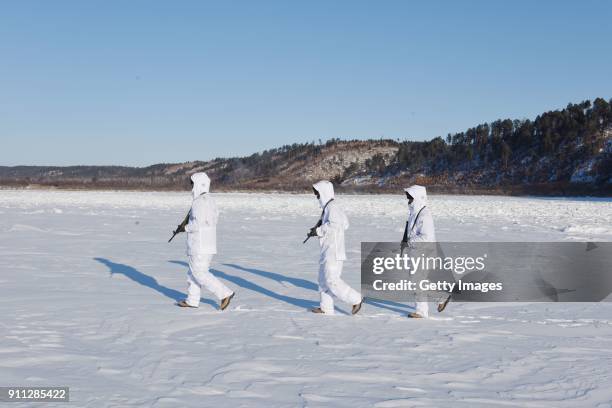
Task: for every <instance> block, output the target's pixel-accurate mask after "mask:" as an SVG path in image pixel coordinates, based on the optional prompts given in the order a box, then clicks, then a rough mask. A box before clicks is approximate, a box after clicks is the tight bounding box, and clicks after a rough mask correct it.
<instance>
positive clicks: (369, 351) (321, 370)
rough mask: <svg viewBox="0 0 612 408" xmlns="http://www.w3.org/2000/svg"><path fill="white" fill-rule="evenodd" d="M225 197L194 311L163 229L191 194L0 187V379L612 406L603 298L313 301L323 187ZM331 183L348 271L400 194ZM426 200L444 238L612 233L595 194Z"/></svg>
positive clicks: (273, 395)
mask: <svg viewBox="0 0 612 408" xmlns="http://www.w3.org/2000/svg"><path fill="white" fill-rule="evenodd" d="M216 197H217V201H218V205H219V207H220V209H221V211H222V214H221V218H220V224H219V254H218V255H217V256H216V257H215V259H214V263H213V268H214V269H213V272H214V273H215V274H216V275H217V276H218V277H219V278H220V279H221V280H223V281H224V282H225V283H226V284H227V285H228V286H230V287H231V288H232V289H235V290H236V292H237V295H236V298H235V299H234V301H233V302H232V304H231V306H230V308H229V310H227V311H225V312H219V311H217V309H216V301H214V302H213V300H212V299H211V298H210V295H209V294H208V293H204V299H203V303H202V305H201V307H200V308H199V309H197V310H185V309H180V308H178V307H176V306H174V305H173V303H174V302H175V300H176V299H180V298H182V297H183V296H184V293H185V289H186V266H185V263H184V262H185V256H184V249H185V248H184V246H185V237H184V235H181V236H178V237H177V238H176V239H175V240H174V241H173V242H172V243H171V244H168V243H167V240H168V238H169V237H170V234H171V231H172V229H173V228H174V227H175V226H176V224H178V223H179V222H180V220H181V219H182V217H183V216H184V214H185V212H186V211H187V210H188V208H189V203H190V198H189V195H187V194H181V193H136V192H130V193H125V192H62V191H57V192H45V191H11V190H0V307H1V309H0V310H1V312H2V314H1V316H2V317H1V319H0V386H3V385H13V386H18V385H21V386H26V385H31V386H34V385H41V386H50V385H56V386H69V387H71V395H70V397H71V401H72V403H71V406H79V407H107V406H113V407H130V406H147V407H149V406H154V407H204V406H216V407H239V406H245V407H252V406H255V407H257V406H261V407H276V406H278V407H296V406H309V407H317V406H340V407H360V406H363V407H369V406H378V407H410V406H419V407H420V406H436V407H439V406H447V407H495V406H504V407H507V406H517V407H518V406H520V407H611V406H612V404H611V402H610V401H612V305H610V304H608V303H598V304H586V303H582V304H580V303H575V304H561V303H559V304H553V303H549V304H525V303H521V304H509V303H506V304H476V303H465V304H456V303H451V304H450V305H449V308H448V309H447V311H445V312H444V313H443V314H437V313H435V312H434V315H433V316H432V319H429V320H409V319H407V318H406V317H405V315H406V313H407V312H409V311H411V309H410V308H409V307H407V306H404V305H401V304H389V303H378V302H377V303H374V302H372V303H369V304H366V305H365V306H364V309H363V310H362V312H361V313H360V314H359V315H357V316H349V315H347V314H346V311H347V310H348V307H347V306H346V305H343V304H338V306H339V308H340V309H341V311H344V313H342V312H340V313H338V314H336V316H333V317H325V316H320V315H313V314H311V313H308V312H307V311H306V309H307V308H309V307H312V306H314V305H315V304H316V300H317V299H318V294H317V289H316V273H317V260H318V254H317V245H316V243H315V242H314V240H311V242H308V243H307V244H306V245H302V240H303V238H304V237H305V232H306V231H307V229H308V228H309V227H310V226H311V225H312V224H314V223H315V222H316V220H317V218H318V216H319V213H320V209H319V208H318V206H317V203H316V201H315V199H314V197H312V196H307V195H290V194H284V195H280V194H279V195H274V194H216ZM337 201H338V203H339V204H340V205H342V206H343V207H344V208H345V210H346V212H347V215H348V216H349V220H350V222H351V227H350V229H349V230H348V236H347V244H348V256H349V258H350V259H349V260H348V261H347V262H346V265H345V271H344V278H345V279H346V281H347V282H348V283H349V284H351V285H352V286H354V287H358V283H359V242H360V241H362V240H363V241H366V240H368V241H391V240H393V241H397V240H399V239H400V238H401V235H402V231H403V224H404V222H405V218H406V201H405V199H404V198H403V197H402V196H401V194H398V195H397V196H390V195H377V196H366V195H344V196H340V197H338V198H337ZM430 208H431V210H432V212H433V214H434V219H435V223H436V229H437V235H438V239H439V240H441V241H565V240H577V241H584V240H591V241H610V240H612V201H610V200H605V199H548V198H546V199H544V198H512V197H498V196H495V197H483V196H432V197H431V198H430ZM11 406H14V407H19V406H31V404H11ZM45 406H49V404H45ZM57 406H67V405H65V404H57Z"/></svg>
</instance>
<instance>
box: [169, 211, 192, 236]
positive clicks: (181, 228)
mask: <svg viewBox="0 0 612 408" xmlns="http://www.w3.org/2000/svg"><path fill="white" fill-rule="evenodd" d="M189 215H191V210H189V212H188V213H187V215H186V216H185V219H184V220H183V222H181V223H180V224H179V226H178V227H176V230H174V231H172V236H171V237H170V239H169V240H168V242H170V241H172V240H173V239H174V237H176V234H178V233H180V232H184V231H185V226H186V225H187V223H188V222H189Z"/></svg>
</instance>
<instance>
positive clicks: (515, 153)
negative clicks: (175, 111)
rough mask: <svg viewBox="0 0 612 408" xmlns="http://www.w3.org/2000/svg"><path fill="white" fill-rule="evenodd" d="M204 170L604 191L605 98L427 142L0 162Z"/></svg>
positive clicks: (289, 187)
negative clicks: (118, 162)
mask: <svg viewBox="0 0 612 408" xmlns="http://www.w3.org/2000/svg"><path fill="white" fill-rule="evenodd" d="M197 171H206V172H207V173H208V174H209V175H210V176H211V178H212V179H213V180H214V183H215V184H214V185H215V187H216V188H217V189H224V190H286V191H304V190H307V189H309V187H310V185H311V184H312V183H313V182H315V181H317V180H320V179H329V180H332V181H334V182H335V183H336V184H337V185H338V187H339V188H340V189H344V190H345V191H353V190H357V191H372V192H375V191H395V190H397V189H399V188H401V187H402V186H405V185H408V184H411V183H420V184H423V185H426V186H429V187H430V189H431V190H433V191H437V192H463V193H471V192H478V193H487V192H489V193H519V194H520V193H531V194H562V195H563V194H596V195H612V100H610V101H606V100H604V99H601V98H598V99H596V100H595V101H593V102H592V103H591V102H590V101H584V102H581V103H580V104H569V105H568V106H567V108H565V109H563V110H557V111H550V112H546V113H543V114H542V115H540V116H538V117H537V118H536V119H535V120H533V121H531V120H510V119H505V120H498V121H495V122H492V123H483V124H480V125H478V126H476V127H474V128H470V129H468V130H466V131H465V132H460V133H456V134H452V135H451V134H449V135H447V137H446V138H442V137H437V138H435V139H433V140H430V141H428V142H410V141H404V142H400V141H394V140H366V141H360V140H352V141H341V140H329V141H327V142H326V143H324V144H315V143H304V144H293V145H286V146H282V147H280V148H277V149H272V150H267V151H264V152H261V153H255V154H253V155H251V156H248V157H239V158H217V159H214V160H211V161H196V162H187V163H178V164H157V165H153V166H149V167H145V168H132V167H118V166H73V167H36V166H17V167H0V185H3V186H13V187H14V186H19V187H30V188H32V187H65V188H124V189H159V190H166V189H171V190H177V189H186V188H188V187H189V183H188V176H189V175H190V174H192V173H194V172H197Z"/></svg>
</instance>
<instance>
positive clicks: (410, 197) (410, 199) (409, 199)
mask: <svg viewBox="0 0 612 408" xmlns="http://www.w3.org/2000/svg"><path fill="white" fill-rule="evenodd" d="M406 198H407V199H408V204H412V202H413V201H414V197H412V196H411V195H410V194H408V192H407V191H406Z"/></svg>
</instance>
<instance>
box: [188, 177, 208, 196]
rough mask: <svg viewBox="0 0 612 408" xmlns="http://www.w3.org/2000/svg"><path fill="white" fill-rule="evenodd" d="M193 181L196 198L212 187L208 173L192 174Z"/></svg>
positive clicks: (193, 192) (193, 191)
mask: <svg viewBox="0 0 612 408" xmlns="http://www.w3.org/2000/svg"><path fill="white" fill-rule="evenodd" d="M191 181H193V189H192V190H191V193H192V194H193V198H194V199H196V198H198V197H199V196H200V195H202V194H203V193H208V191H209V189H210V179H209V178H208V176H207V175H206V173H195V174H192V175H191Z"/></svg>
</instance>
